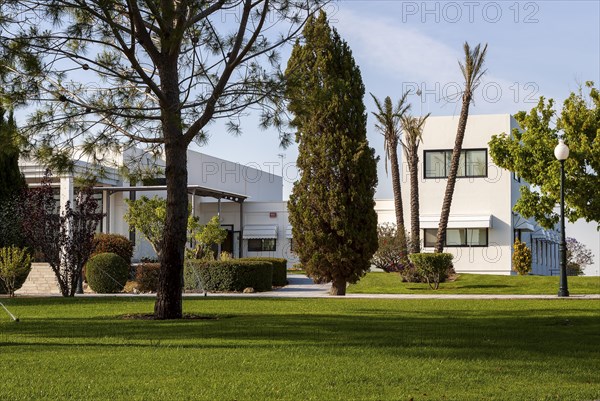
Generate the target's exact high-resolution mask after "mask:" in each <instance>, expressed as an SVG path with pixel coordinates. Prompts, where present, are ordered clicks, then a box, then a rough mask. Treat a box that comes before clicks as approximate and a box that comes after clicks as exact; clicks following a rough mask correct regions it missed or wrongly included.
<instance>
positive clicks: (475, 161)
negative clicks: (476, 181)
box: [466, 150, 487, 177]
mask: <svg viewBox="0 0 600 401" xmlns="http://www.w3.org/2000/svg"><path fill="white" fill-rule="evenodd" d="M466 169H467V174H466V175H467V177H482V176H487V152H486V151H485V150H469V151H467V152H466Z"/></svg>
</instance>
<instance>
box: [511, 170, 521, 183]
mask: <svg viewBox="0 0 600 401" xmlns="http://www.w3.org/2000/svg"><path fill="white" fill-rule="evenodd" d="M512 177H513V180H515V181H516V182H521V177H519V174H517V173H515V172H514V171H513V173H512Z"/></svg>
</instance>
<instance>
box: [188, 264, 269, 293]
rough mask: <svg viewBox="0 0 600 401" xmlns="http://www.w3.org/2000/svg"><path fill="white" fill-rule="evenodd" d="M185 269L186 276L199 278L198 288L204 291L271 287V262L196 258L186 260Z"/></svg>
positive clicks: (265, 289)
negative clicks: (186, 271) (194, 259)
mask: <svg viewBox="0 0 600 401" xmlns="http://www.w3.org/2000/svg"><path fill="white" fill-rule="evenodd" d="M186 270H188V272H189V273H188V274H186V278H189V277H192V278H196V279H199V280H200V284H201V286H200V289H204V290H205V291H212V292H221V291H225V292H229V291H235V292H241V291H244V289H246V288H248V287H250V288H254V290H255V291H271V290H272V288H273V284H272V283H273V264H272V263H271V262H265V261H262V262H261V261H249V260H244V259H234V260H227V261H222V260H212V261H204V260H196V261H190V262H188V264H187V269H186ZM193 272H195V274H194V273H193ZM186 287H188V284H186ZM196 288H198V287H196Z"/></svg>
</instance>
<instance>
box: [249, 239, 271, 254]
mask: <svg viewBox="0 0 600 401" xmlns="http://www.w3.org/2000/svg"><path fill="white" fill-rule="evenodd" d="M276 247H277V240H276V239H274V238H268V239H249V240H248V252H274V251H275V249H276Z"/></svg>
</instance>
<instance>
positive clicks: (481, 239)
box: [467, 228, 488, 246]
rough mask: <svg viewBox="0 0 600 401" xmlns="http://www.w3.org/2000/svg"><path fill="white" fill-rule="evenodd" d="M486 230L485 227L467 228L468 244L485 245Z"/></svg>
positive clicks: (486, 242)
mask: <svg viewBox="0 0 600 401" xmlns="http://www.w3.org/2000/svg"><path fill="white" fill-rule="evenodd" d="M487 244H488V230H487V228H467V245H468V246H487Z"/></svg>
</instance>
